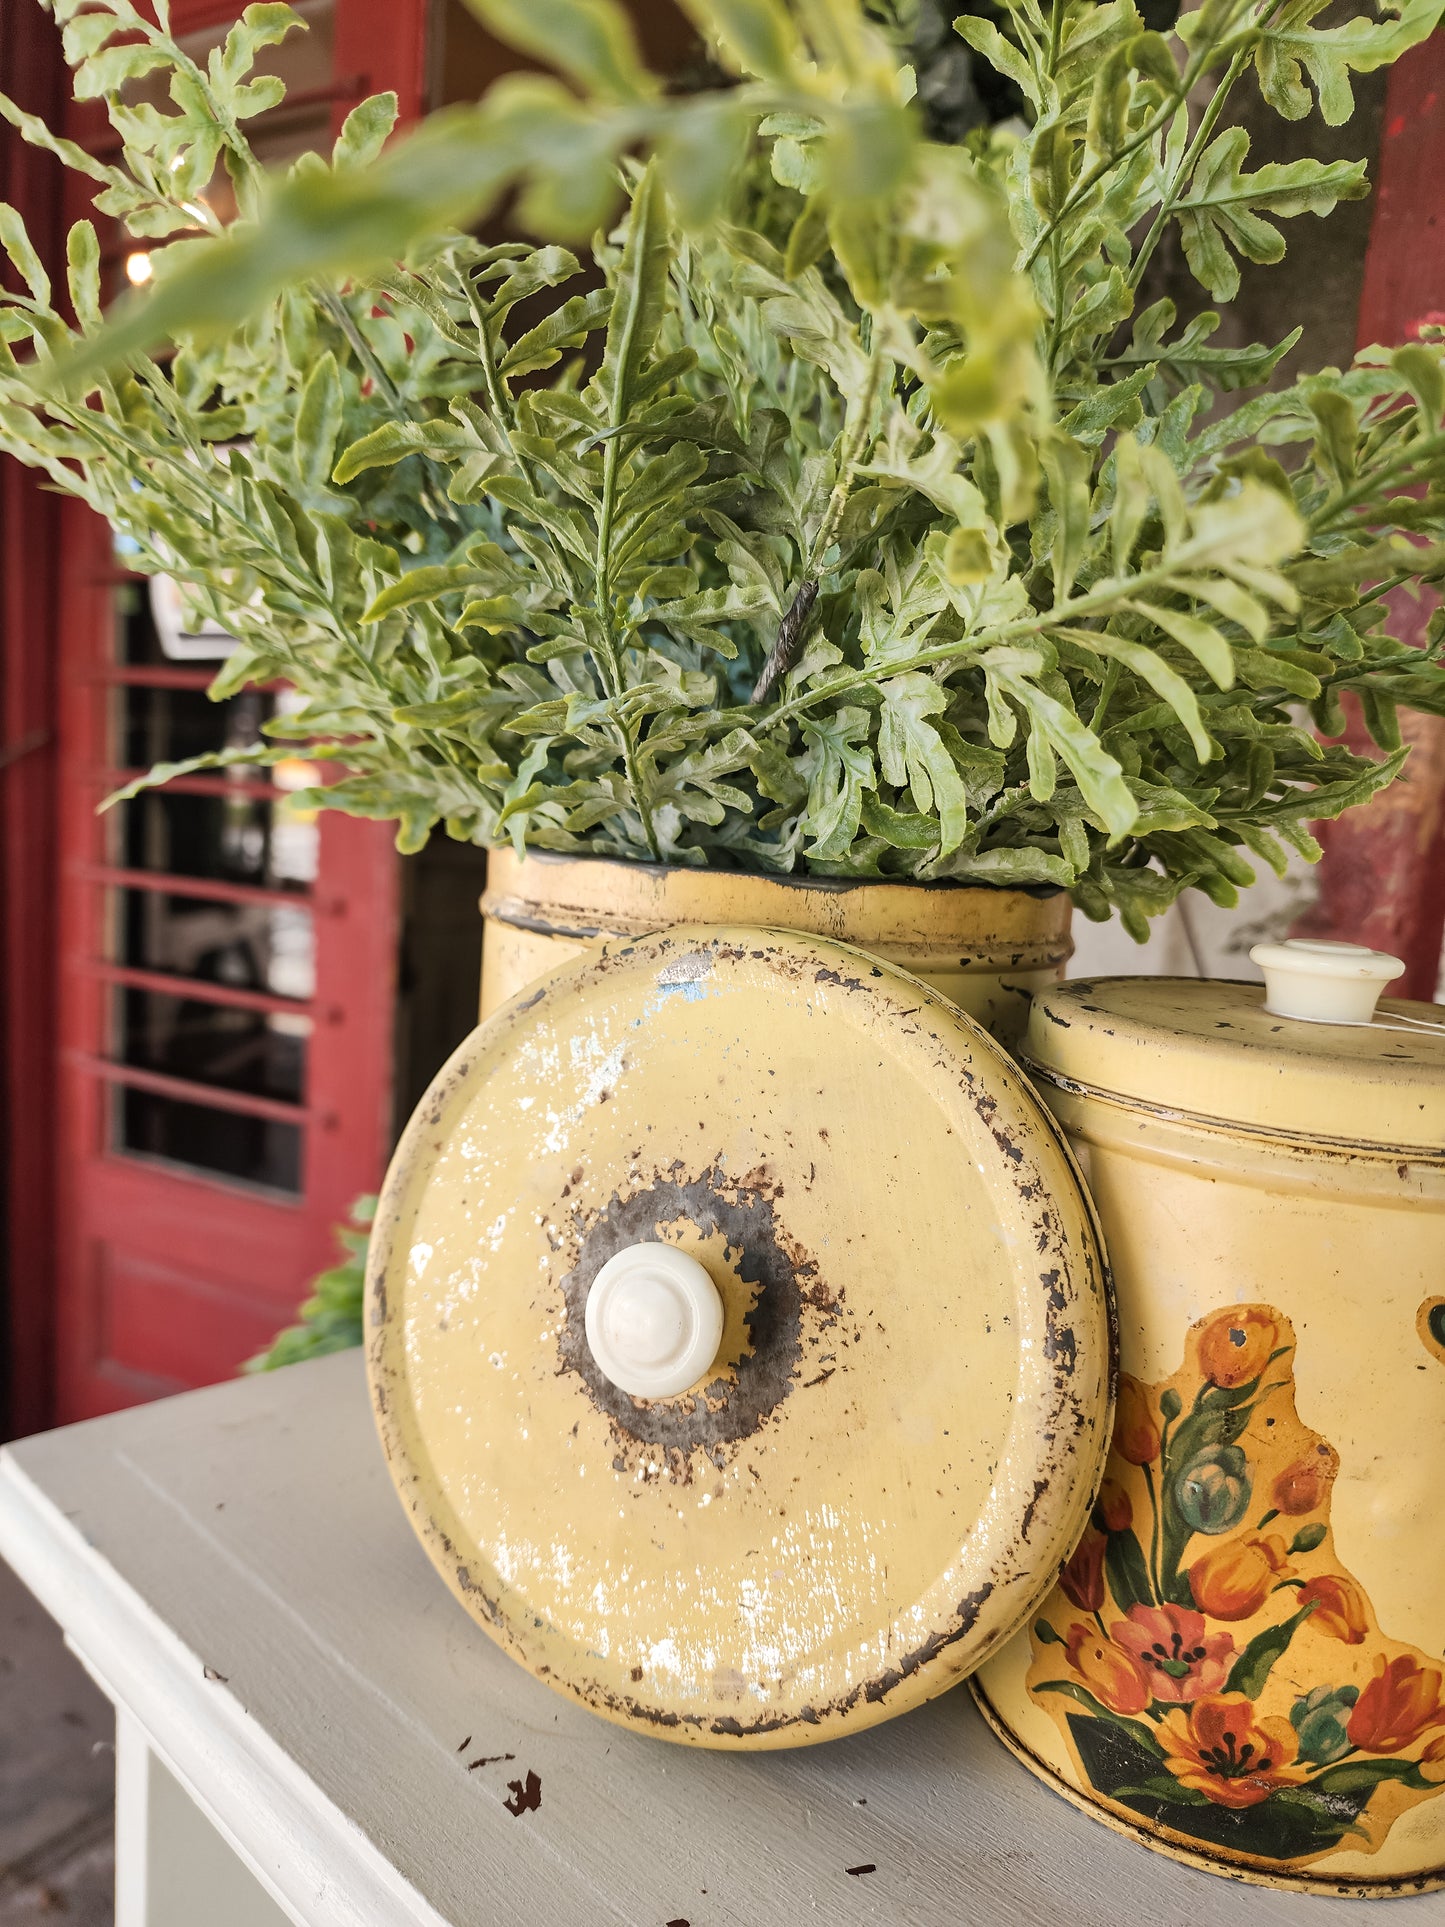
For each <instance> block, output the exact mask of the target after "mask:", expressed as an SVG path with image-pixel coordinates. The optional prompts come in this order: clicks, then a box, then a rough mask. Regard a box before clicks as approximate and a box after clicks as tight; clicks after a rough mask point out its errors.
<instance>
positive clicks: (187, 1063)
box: [115, 986, 311, 1104]
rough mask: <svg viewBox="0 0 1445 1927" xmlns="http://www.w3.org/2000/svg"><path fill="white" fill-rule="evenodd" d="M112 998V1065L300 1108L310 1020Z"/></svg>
mask: <svg viewBox="0 0 1445 1927" xmlns="http://www.w3.org/2000/svg"><path fill="white" fill-rule="evenodd" d="M115 998H116V1001H115V1025H116V1030H115V1041H116V1049H115V1057H116V1059H117V1061H118V1062H120V1063H122V1064H134V1065H135V1066H136V1067H137V1068H138V1069H141V1070H148V1071H163V1072H164V1073H165V1075H166V1076H167V1077H184V1078H188V1079H189V1080H190V1081H191V1082H192V1083H195V1084H216V1085H219V1086H220V1087H221V1089H223V1090H228V1091H248V1092H250V1093H251V1095H252V1096H255V1097H276V1098H281V1099H282V1100H284V1101H285V1102H287V1103H293V1104H299V1103H300V1102H301V1101H302V1099H303V1097H304V1095H305V1086H306V1040H307V1038H308V1037H309V1036H310V1035H311V1019H310V1018H309V1017H302V1016H299V1015H298V1016H294V1017H293V1016H291V1015H290V1014H289V1013H286V1012H267V1011H258V1010H234V1009H232V1008H230V1007H229V1006H228V1005H225V1004H211V1003H205V1002H203V1001H202V1000H201V999H200V998H199V997H184V996H174V997H173V996H171V995H170V994H169V993H168V992H161V991H154V990H132V989H129V988H126V987H123V986H122V987H118V988H117V990H116V993H115Z"/></svg>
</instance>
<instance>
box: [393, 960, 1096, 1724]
mask: <svg viewBox="0 0 1445 1927" xmlns="http://www.w3.org/2000/svg"><path fill="white" fill-rule="evenodd" d="M648 1239H666V1240H670V1241H672V1242H674V1243H677V1244H679V1245H680V1246H682V1247H683V1248H684V1249H686V1250H687V1251H689V1252H690V1253H691V1254H692V1255H693V1256H695V1257H696V1258H697V1259H698V1260H699V1261H700V1262H701V1263H703V1264H704V1265H705V1266H706V1267H707V1269H708V1271H709V1273H710V1275H711V1276H712V1278H713V1281H714V1283H715V1284H716V1285H717V1286H718V1288H719V1290H720V1292H721V1294H722V1297H723V1300H724V1310H725V1321H724V1332H723V1339H722V1345H721V1350H720V1353H719V1359H718V1363H717V1366H716V1369H714V1370H712V1371H710V1372H709V1373H708V1374H707V1375H706V1377H705V1380H704V1381H703V1382H702V1383H700V1384H698V1385H696V1386H694V1387H693V1388H691V1390H690V1391H688V1392H685V1393H683V1394H681V1395H679V1396H677V1397H674V1398H667V1399H654V1400H647V1399H636V1398H632V1397H629V1396H628V1395H627V1394H625V1393H623V1392H621V1391H619V1390H618V1389H617V1388H616V1387H615V1386H614V1385H612V1384H610V1383H609V1382H608V1381H607V1380H606V1379H604V1378H603V1377H602V1375H601V1374H600V1372H599V1371H598V1368H597V1366H596V1364H595V1362H594V1360H593V1359H592V1356H591V1353H590V1351H589V1350H588V1348H587V1344H586V1339H585V1329H584V1308H585V1302H586V1297H587V1291H588V1287H589V1285H590V1282H591V1279H592V1278H593V1277H594V1276H595V1275H596V1273H597V1271H598V1269H599V1268H600V1266H601V1265H602V1264H603V1263H604V1262H606V1260H607V1259H608V1258H609V1257H610V1256H612V1255H613V1253H614V1252H616V1251H617V1250H618V1249H620V1248H623V1247H625V1246H627V1245H629V1244H632V1243H634V1242H637V1241H639V1240H648ZM368 1325H369V1336H368V1359H369V1369H370V1376H371V1384H372V1389H373V1395H374V1399H375V1404H376V1409H377V1414H378V1419H379V1424H380V1428H381V1432H382V1437H383V1441H384V1443H385V1446H386V1449H387V1453H388V1457H389V1460H390V1463H391V1468H392V1473H393V1477H394V1478H395V1480H396V1483H397V1486H398V1489H399V1490H400V1492H401V1494H402V1497H403V1500H404V1502H405V1504H406V1506H407V1509H408V1511H409V1512H410V1514H411V1517H412V1519H413V1522H414V1524H415V1526H416V1528H417V1530H418V1532H419V1534H420V1535H421V1538H422V1540H423V1542H424V1544H425V1545H426V1547H427V1550H428V1552H429V1553H430V1555H431V1557H432V1559H433V1561H434V1562H435V1564H436V1565H437V1567H438V1569H439V1571H440V1572H441V1573H442V1575H443V1577H444V1578H445V1580H446V1582H447V1584H448V1585H449V1586H450V1587H451V1589H452V1591H453V1592H454V1593H455V1595H456V1596H457V1598H458V1599H459V1600H460V1601H461V1603H462V1604H463V1605H464V1606H465V1607H466V1608H467V1610H468V1611H469V1612H470V1613H471V1614H472V1615H473V1616H474V1617H475V1618H476V1619H477V1620H478V1621H479V1623H480V1624H482V1625H483V1626H484V1627H485V1628H486V1629H487V1631H488V1632H489V1633H490V1634H491V1635H492V1637H493V1638H494V1639H496V1640H497V1641H498V1642H499V1644H501V1645H502V1646H503V1647H504V1648H505V1649H506V1650H507V1651H508V1652H510V1653H511V1654H512V1655H513V1656H514V1657H515V1658H517V1659H518V1660H520V1661H521V1662H522V1663H523V1664H524V1665H526V1666H528V1667H530V1668H531V1669H532V1670H533V1671H534V1672H535V1673H537V1674H538V1675H539V1676H540V1677H542V1678H544V1679H546V1680H547V1681H548V1682H549V1683H550V1684H552V1685H554V1686H556V1687H558V1688H560V1689H561V1690H562V1691H564V1692H566V1693H569V1694H570V1695H572V1696H573V1697H574V1698H576V1699H578V1700H580V1701H582V1702H583V1703H584V1704H586V1705H588V1706H590V1707H592V1708H594V1709H595V1710H596V1711H598V1712H599V1713H602V1714H604V1715H606V1716H607V1717H609V1718H611V1719H614V1720H617V1721H620V1722H622V1723H624V1724H627V1725H630V1726H633V1727H636V1728H639V1729H641V1730H644V1731H647V1732H650V1733H655V1734H659V1735H661V1736H663V1737H666V1738H670V1739H674V1740H682V1741H691V1742H693V1743H697V1744H702V1745H711V1746H721V1747H773V1746H789V1745H799V1744H806V1743H809V1742H812V1741H815V1740H822V1739H826V1738H829V1737H832V1736H834V1735H837V1734H842V1733H846V1732H851V1731H854V1730H857V1729H859V1728H861V1727H865V1726H868V1725H871V1724H873V1723H875V1722H877V1721H879V1720H883V1719H887V1718H889V1717H891V1716H892V1715H894V1714H896V1713H899V1712H902V1711H904V1710H905V1709H907V1708H908V1707H910V1706H913V1705H916V1704H917V1703H919V1702H920V1701H921V1700H923V1699H926V1698H928V1697H930V1696H932V1695H933V1694H935V1693H938V1692H940V1691H942V1690H943V1689H944V1688H945V1687H947V1686H950V1685H952V1684H953V1683H954V1682H955V1681H956V1680H958V1679H959V1678H961V1677H962V1676H963V1675H964V1674H965V1673H967V1672H968V1671H969V1670H970V1669H971V1667H973V1666H974V1665H976V1664H977V1662H978V1660H979V1659H980V1657H981V1656H982V1655H983V1654H984V1653H986V1652H987V1651H989V1650H990V1649H991V1648H992V1647H993V1646H994V1645H995V1644H996V1643H997V1642H998V1641H999V1640H1001V1639H1003V1638H1005V1637H1007V1635H1008V1634H1009V1633H1010V1632H1011V1631H1012V1630H1013V1629H1014V1627H1016V1626H1017V1625H1018V1624H1019V1623H1020V1620H1021V1619H1022V1617H1023V1616H1024V1614H1026V1612H1027V1611H1028V1609H1029V1607H1030V1606H1031V1605H1032V1604H1034V1603H1035V1602H1036V1601H1037V1600H1038V1598H1039V1597H1040V1596H1041V1594H1042V1593H1043V1592H1044V1591H1045V1590H1046V1589H1047V1587H1048V1586H1049V1584H1050V1583H1051V1581H1052V1578H1053V1575H1054V1573H1055V1571H1056V1569H1057V1566H1058V1563H1059V1561H1060V1559H1061V1558H1063V1557H1064V1556H1065V1555H1066V1554H1067V1552H1068V1550H1069V1548H1070V1547H1071V1546H1072V1544H1073V1543H1074V1541H1075V1539H1076V1538H1077V1536H1078V1533H1079V1531H1080V1529H1081V1527H1082V1525H1083V1522H1084V1519H1085V1517H1086V1515H1087V1511H1088V1507H1089V1504H1090V1500H1091V1496H1092V1493H1093V1490H1094V1487H1095V1484H1096V1481H1097V1477H1098V1472H1099V1467H1100V1464H1101V1462H1102V1456H1103V1452H1104V1448H1105V1445H1106V1442H1107V1435H1108V1418H1109V1376H1110V1365H1111V1332H1110V1325H1109V1308H1108V1302H1107V1292H1106V1288H1105V1280H1104V1276H1103V1271H1102V1267H1101V1264H1100V1261H1099V1258H1098V1253H1097V1246H1096V1243H1095V1239H1094V1234H1093V1230H1092V1219H1091V1214H1090V1209H1089V1206H1088V1203H1087V1200H1086V1198H1085V1196H1084V1194H1083V1191H1082V1188H1081V1186H1080V1184H1079V1182H1078V1179H1077V1176H1076V1173H1075V1171H1074V1169H1073V1167H1072V1164H1071V1161H1070V1159H1069V1157H1068V1154H1067V1152H1066V1150H1065V1149H1064V1146H1063V1143H1062V1140H1061V1139H1060V1137H1059V1136H1058V1134H1057V1133H1056V1131H1055V1130H1054V1129H1053V1127H1052V1125H1051V1124H1050V1122H1049V1120H1048V1117H1047V1113H1046V1112H1044V1110H1043V1109H1042V1107H1041V1106H1040V1105H1039V1104H1038V1102H1037V1100H1036V1099H1035V1097H1034V1096H1033V1094H1032V1092H1031V1091H1030V1089H1029V1087H1028V1085H1027V1084H1026V1083H1025V1082H1024V1080H1023V1079H1022V1078H1021V1077H1020V1076H1019V1074H1018V1072H1017V1071H1016V1070H1015V1069H1014V1067H1013V1066H1012V1064H1011V1063H1010V1061H1009V1059H1008V1058H1007V1057H1006V1056H1005V1054H1004V1052H1003V1050H1002V1049H1001V1048H1000V1047H999V1046H998V1045H997V1044H996V1043H994V1042H993V1040H992V1039H990V1038H989V1037H987V1036H986V1035H985V1034H984V1032H983V1031H981V1030H980V1029H979V1028H978V1027H977V1026H976V1025H974V1024H973V1023H972V1022H971V1021H970V1020H969V1019H968V1018H967V1017H965V1016H964V1015H962V1013H960V1012H959V1011H958V1010H956V1009H955V1008H954V1007H953V1006H952V1005H951V1004H950V1003H948V1002H947V1001H946V1000H945V999H944V998H942V997H939V996H937V995H936V994H935V993H933V992H931V991H930V990H929V989H928V988H927V987H926V986H925V985H923V984H922V983H920V982H919V981H918V980H917V979H916V978H911V977H906V976H904V975H902V974H900V973H898V972H896V971H894V970H892V969H890V968H888V967H886V966H884V965H882V964H880V963H878V962H876V961H875V960H874V959H873V958H871V957H869V956H866V955H864V954H862V953H860V952H858V951H855V950H851V949H847V948H844V947H843V946H841V945H836V944H831V943H828V942H824V941H822V940H820V939H816V938H811V937H806V936H801V935H798V934H795V933H789V932H783V931H766V932H765V931H760V930H757V929H753V928H734V929H730V930H729V929H721V930H720V929H716V928H709V929H701V930H696V929H694V930H686V929H684V930H678V931H673V932H671V933H669V934H668V935H665V936H659V937H653V938H644V939H638V940H636V941H634V942H631V943H624V944H618V945H609V946H607V947H605V948H603V949H602V950H601V951H600V952H589V953H588V954H586V955H584V956H582V957H579V958H577V959H574V960H573V961H572V962H571V963H568V964H566V965H564V966H563V967H562V968H561V969H560V970H558V971H556V972H555V973H554V974H553V975H552V976H551V977H550V978H549V979H548V980H547V981H546V983H545V984H544V985H542V986H540V987H538V988H537V989H535V990H534V991H533V992H532V993H531V994H530V995H528V996H525V997H519V998H516V999H514V1000H513V1001H512V1002H511V1003H510V1004H507V1005H505V1006H504V1007H503V1008H502V1009H501V1010H500V1011H499V1012H498V1013H497V1014H496V1015H494V1016H493V1017H492V1018H491V1019H490V1020H489V1021H488V1022H487V1023H486V1024H484V1025H483V1026H482V1027H481V1028H480V1029H479V1030H477V1031H476V1032H475V1033H474V1034H473V1036H472V1037H471V1038H470V1039H469V1040H468V1042H467V1043H466V1044H465V1045H463V1047H462V1048H461V1050H460V1051H459V1052H458V1053H457V1054H456V1055H455V1057H454V1058H453V1059H452V1061H451V1062H450V1064H449V1065H448V1066H447V1067H446V1069H445V1070H444V1071H443V1073H442V1074H441V1076H440V1077H439V1078H438V1080H437V1082H436V1084H435V1085H434V1086H433V1088H432V1091H431V1092H430V1093H429V1095H428V1096H427V1098H426V1099H425V1100H424V1101H423V1103H422V1105H421V1106H420V1108H419V1109H418V1111H417V1113H416V1116H415V1117H414V1118H413V1120H412V1123H411V1125H410V1127H409V1128H408V1131H407V1134H406V1136H405V1138H404V1139H403V1142H402V1145H401V1147H400V1149H399V1151H398V1153H397V1156H396V1159H395V1161H394V1163H393V1166H392V1170H391V1172H390V1174H389V1176H388V1179H387V1183H386V1188H385V1191H384V1193H383V1196H382V1200H381V1204H380V1208H379V1211H378V1214H377V1219H376V1226H375V1230H374V1232H373V1237H372V1254H371V1267H370V1274H369V1282H368Z"/></svg>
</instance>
